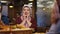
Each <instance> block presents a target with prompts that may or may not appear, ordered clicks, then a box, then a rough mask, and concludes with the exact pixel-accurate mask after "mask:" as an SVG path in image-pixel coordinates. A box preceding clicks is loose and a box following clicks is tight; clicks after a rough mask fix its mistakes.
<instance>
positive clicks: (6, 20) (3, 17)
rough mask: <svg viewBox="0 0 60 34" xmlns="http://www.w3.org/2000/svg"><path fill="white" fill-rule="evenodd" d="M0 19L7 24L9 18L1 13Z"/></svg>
mask: <svg viewBox="0 0 60 34" xmlns="http://www.w3.org/2000/svg"><path fill="white" fill-rule="evenodd" d="M1 19H2V21H3V23H4V24H5V25H8V24H9V18H8V16H5V15H2V17H1Z"/></svg>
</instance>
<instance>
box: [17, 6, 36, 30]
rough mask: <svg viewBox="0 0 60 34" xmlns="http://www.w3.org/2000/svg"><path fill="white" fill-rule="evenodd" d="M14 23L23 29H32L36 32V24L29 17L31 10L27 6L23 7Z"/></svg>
mask: <svg viewBox="0 0 60 34" xmlns="http://www.w3.org/2000/svg"><path fill="white" fill-rule="evenodd" d="M16 22H17V23H18V24H19V25H23V26H24V27H25V28H34V30H36V27H37V23H36V21H35V19H34V18H33V17H32V16H31V8H30V7H29V6H27V5H26V6H23V8H22V13H21V16H18V17H17V19H16Z"/></svg>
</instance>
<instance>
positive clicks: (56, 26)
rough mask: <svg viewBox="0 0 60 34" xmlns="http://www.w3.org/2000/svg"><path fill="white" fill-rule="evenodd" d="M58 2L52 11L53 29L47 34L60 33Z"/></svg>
mask: <svg viewBox="0 0 60 34" xmlns="http://www.w3.org/2000/svg"><path fill="white" fill-rule="evenodd" d="M58 4H59V3H58V2H57V1H56V0H55V4H54V7H53V8H52V11H51V27H50V29H49V32H47V33H46V34H59V33H60V16H59V15H60V14H59V6H58Z"/></svg>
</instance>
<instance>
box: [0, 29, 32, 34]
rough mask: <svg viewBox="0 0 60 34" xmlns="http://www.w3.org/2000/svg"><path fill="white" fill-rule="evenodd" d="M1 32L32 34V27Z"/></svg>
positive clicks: (4, 33) (1, 31)
mask: <svg viewBox="0 0 60 34" xmlns="http://www.w3.org/2000/svg"><path fill="white" fill-rule="evenodd" d="M0 34H32V30H31V29H11V30H0Z"/></svg>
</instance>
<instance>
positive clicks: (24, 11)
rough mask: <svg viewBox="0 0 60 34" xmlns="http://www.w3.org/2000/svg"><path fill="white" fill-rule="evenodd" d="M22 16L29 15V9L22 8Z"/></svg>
mask: <svg viewBox="0 0 60 34" xmlns="http://www.w3.org/2000/svg"><path fill="white" fill-rule="evenodd" d="M23 14H24V15H25V16H28V15H30V8H29V7H24V8H23Z"/></svg>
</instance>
